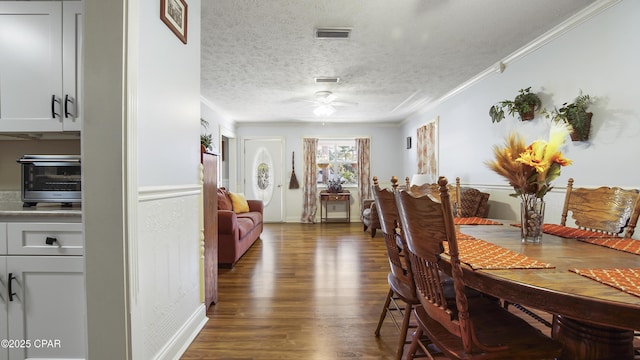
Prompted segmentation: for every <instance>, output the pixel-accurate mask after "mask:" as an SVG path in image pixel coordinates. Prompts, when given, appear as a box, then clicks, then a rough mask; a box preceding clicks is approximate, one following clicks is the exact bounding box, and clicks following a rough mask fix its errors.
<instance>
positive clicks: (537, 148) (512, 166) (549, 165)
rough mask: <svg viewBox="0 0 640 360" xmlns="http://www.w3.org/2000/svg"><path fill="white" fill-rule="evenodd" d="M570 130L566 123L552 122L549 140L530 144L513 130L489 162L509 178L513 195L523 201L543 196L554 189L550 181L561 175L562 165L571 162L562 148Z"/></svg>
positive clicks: (492, 167)
mask: <svg viewBox="0 0 640 360" xmlns="http://www.w3.org/2000/svg"><path fill="white" fill-rule="evenodd" d="M570 132H571V127H570V126H569V125H567V124H566V123H553V124H551V130H550V134H549V141H544V140H537V141H534V142H533V143H531V144H530V145H528V146H527V145H526V144H525V142H524V140H523V139H522V137H521V136H520V135H519V134H518V133H512V134H510V135H509V136H508V137H507V140H506V142H505V146H504V147H500V146H495V147H494V149H493V152H494V154H495V160H494V161H489V162H487V163H486V164H487V166H488V167H489V168H490V169H491V170H493V171H495V172H496V173H498V174H500V175H502V176H504V177H505V178H506V179H507V180H508V181H509V184H510V185H511V186H513V188H514V190H515V194H512V196H516V197H517V196H519V197H521V198H522V200H523V201H526V200H528V199H530V198H532V197H533V198H539V199H542V198H543V197H544V196H545V194H546V193H547V192H549V190H551V189H552V188H553V187H552V186H551V181H553V180H555V179H556V178H557V177H558V176H560V168H561V167H562V166H567V165H570V164H571V160H569V159H567V158H565V157H564V156H563V155H562V152H561V151H560V148H561V147H562V145H564V142H565V139H566V137H567V135H569V133H570Z"/></svg>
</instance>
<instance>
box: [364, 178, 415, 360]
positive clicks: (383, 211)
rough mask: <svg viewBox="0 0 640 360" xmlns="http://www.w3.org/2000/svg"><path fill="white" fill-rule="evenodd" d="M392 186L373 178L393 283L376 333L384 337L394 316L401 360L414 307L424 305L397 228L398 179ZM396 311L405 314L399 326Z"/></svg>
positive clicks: (375, 197)
mask: <svg viewBox="0 0 640 360" xmlns="http://www.w3.org/2000/svg"><path fill="white" fill-rule="evenodd" d="M391 183H392V188H391V189H388V188H386V189H380V186H379V184H378V178H377V177H374V178H373V186H372V189H373V195H374V199H375V204H376V206H377V210H378V218H379V220H380V228H381V230H382V233H383V235H384V242H385V245H386V247H387V257H388V258H389V265H390V266H391V272H390V273H389V275H388V276H387V281H388V282H389V292H388V293H387V298H386V300H385V303H384V307H383V309H382V313H381V314H380V320H379V321H378V327H377V328H376V331H375V334H376V336H380V328H381V327H382V324H383V322H384V319H385V318H386V316H387V314H389V315H390V317H391V319H392V320H393V323H394V324H395V325H396V327H397V328H398V330H399V331H400V337H399V339H398V348H397V351H396V359H401V358H402V354H403V352H404V346H405V344H406V339H407V333H408V330H409V321H410V318H411V314H412V310H413V307H414V306H416V305H419V304H420V301H419V300H418V297H417V296H416V288H415V284H414V282H413V273H412V272H411V266H410V264H409V262H408V258H407V256H406V254H405V250H404V249H405V248H406V246H405V245H404V239H403V237H402V235H401V234H400V233H399V232H398V231H397V228H398V209H397V208H396V200H395V195H394V192H395V191H396V189H397V187H398V178H397V177H395V176H394V177H392V178H391ZM398 300H401V301H402V302H403V303H404V306H401V305H400V304H398ZM394 313H395V314H401V315H402V323H401V325H398V321H397V320H396V319H395V317H394Z"/></svg>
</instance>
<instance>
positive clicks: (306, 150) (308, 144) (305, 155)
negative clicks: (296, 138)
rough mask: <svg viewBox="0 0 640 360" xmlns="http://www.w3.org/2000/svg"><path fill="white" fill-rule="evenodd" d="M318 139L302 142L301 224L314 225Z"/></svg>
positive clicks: (306, 139) (316, 204)
mask: <svg viewBox="0 0 640 360" xmlns="http://www.w3.org/2000/svg"><path fill="white" fill-rule="evenodd" d="M317 148H318V139H316V138H304V139H303V140H302V159H303V161H304V168H303V169H302V170H303V174H304V176H303V185H302V219H301V220H302V222H303V223H315V222H316V212H317V210H318V196H317V191H318V186H317V184H316V149H317Z"/></svg>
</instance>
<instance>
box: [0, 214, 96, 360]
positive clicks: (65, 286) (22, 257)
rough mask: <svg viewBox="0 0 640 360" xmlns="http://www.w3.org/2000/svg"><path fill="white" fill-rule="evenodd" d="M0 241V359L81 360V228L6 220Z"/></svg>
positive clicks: (1, 226)
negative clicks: (4, 341) (2, 340)
mask: <svg viewBox="0 0 640 360" xmlns="http://www.w3.org/2000/svg"><path fill="white" fill-rule="evenodd" d="M25 219H26V218H25ZM18 220H24V219H18ZM27 220H28V219H27ZM52 239H55V241H54V240H52ZM3 240H5V242H4V243H5V244H6V245H5V247H4V249H0V251H3V253H4V254H5V255H2V256H0V302H1V305H0V306H1V307H2V308H1V309H0V336H2V339H7V340H8V341H9V343H8V344H9V346H8V347H7V346H6V344H4V345H3V346H2V348H0V360H4V359H8V360H14V359H19V360H23V359H34V358H47V359H54V358H55V359H58V358H60V359H84V358H86V300H85V286H84V257H83V256H82V253H83V238H82V224H81V223H77V222H70V223H66V222H39V221H38V222H33V221H9V222H6V223H0V247H1V246H2V241H3ZM49 243H51V244H49ZM60 254H63V255H60ZM70 254H71V255H70Z"/></svg>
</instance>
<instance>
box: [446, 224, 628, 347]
mask: <svg viewBox="0 0 640 360" xmlns="http://www.w3.org/2000/svg"><path fill="white" fill-rule="evenodd" d="M457 229H458V231H459V232H461V233H463V234H467V235H471V236H473V237H474V238H477V239H482V240H485V241H486V242H489V243H492V244H495V245H498V246H500V247H502V248H505V249H508V250H511V251H513V252H517V253H520V254H523V255H525V256H527V257H529V258H532V259H535V260H538V261H540V262H544V263H548V264H549V265H550V266H551V267H550V268H536V269H522V268H518V269H501V270H495V269H482V268H481V269H474V268H472V267H471V266H468V265H465V264H464V263H463V266H462V268H463V274H464V275H463V276H464V280H465V284H466V285H467V286H469V287H472V288H475V289H477V290H480V291H482V292H484V293H487V294H490V295H493V296H495V297H498V298H500V299H503V300H505V301H508V302H510V303H516V304H520V305H522V306H525V307H530V308H533V309H538V310H542V311H546V312H549V313H551V314H554V321H553V325H552V337H554V338H555V339H557V340H558V341H560V342H562V343H563V346H564V348H563V356H562V359H598V360H602V359H616V360H617V359H630V360H632V359H633V358H634V349H633V339H634V330H639V329H640V297H638V296H635V295H631V294H629V293H627V292H624V291H622V290H619V289H616V288H614V287H612V286H609V285H605V284H603V283H600V282H598V281H595V280H592V279H590V278H587V277H585V276H581V275H579V274H577V273H575V272H572V271H570V270H571V269H576V268H579V269H587V268H588V269H595V268H598V269H601V268H616V269H620V268H640V255H638V254H633V253H628V252H624V251H619V250H615V249H611V248H607V247H603V246H599V245H594V244H590V243H586V242H582V241H579V240H576V239H567V238H562V237H558V236H554V235H550V234H544V235H543V237H542V240H541V242H540V243H522V242H521V239H520V229H519V228H518V227H515V226H511V223H510V222H509V221H502V225H458V226H457ZM460 241H464V240H460ZM460 241H459V242H460ZM639 241H640V240H639ZM460 254H461V256H462V255H463V252H462V250H461V251H460ZM443 260H445V268H447V267H448V265H447V264H448V263H447V261H448V257H447V256H446V255H443ZM446 270H450V267H449V269H446Z"/></svg>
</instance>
